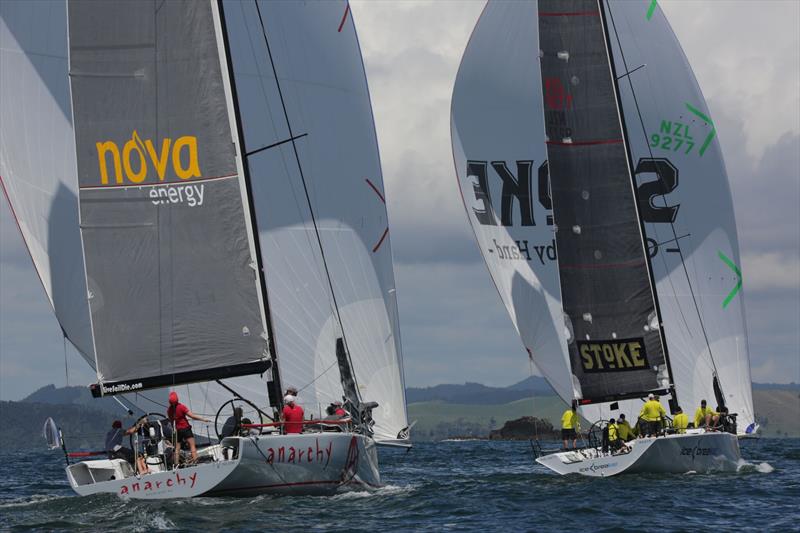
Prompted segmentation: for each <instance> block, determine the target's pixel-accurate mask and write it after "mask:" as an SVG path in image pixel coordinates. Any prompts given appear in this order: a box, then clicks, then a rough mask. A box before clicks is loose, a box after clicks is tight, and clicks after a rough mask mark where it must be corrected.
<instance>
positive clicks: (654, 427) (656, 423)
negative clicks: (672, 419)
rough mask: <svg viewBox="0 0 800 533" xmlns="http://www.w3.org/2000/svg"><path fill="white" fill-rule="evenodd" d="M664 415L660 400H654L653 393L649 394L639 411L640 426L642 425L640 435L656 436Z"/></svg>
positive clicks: (665, 414) (665, 413)
mask: <svg viewBox="0 0 800 533" xmlns="http://www.w3.org/2000/svg"><path fill="white" fill-rule="evenodd" d="M665 416H667V412H666V411H665V410H664V407H663V406H662V405H661V402H659V401H658V400H656V397H655V395H653V394H650V395H649V396H648V397H647V401H646V402H645V404H644V405H643V406H642V410H641V412H640V413H639V420H640V422H641V424H640V426H641V427H642V430H641V432H640V435H644V436H646V437H650V436H653V437H657V436H658V433H659V431H661V420H662V419H663V418H664V417H665Z"/></svg>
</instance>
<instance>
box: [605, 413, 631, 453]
mask: <svg viewBox="0 0 800 533" xmlns="http://www.w3.org/2000/svg"><path fill="white" fill-rule="evenodd" d="M608 444H609V446H611V451H612V452H616V451H620V450H622V451H627V450H628V449H629V448H628V446H626V445H625V441H623V440H622V437H620V435H619V426H617V424H616V422H615V421H614V419H613V418H612V419H611V420H609V421H608Z"/></svg>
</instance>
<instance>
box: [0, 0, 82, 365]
mask: <svg viewBox="0 0 800 533" xmlns="http://www.w3.org/2000/svg"><path fill="white" fill-rule="evenodd" d="M66 9H67V8H66V4H65V2H0V183H2V188H3V191H4V193H5V195H6V196H7V198H8V201H9V204H10V205H11V210H12V212H13V214H14V216H15V218H16V220H17V223H18V225H19V229H20V231H21V233H22V237H23V239H24V241H25V244H26V246H27V248H28V251H29V252H30V255H31V259H32V260H33V264H34V267H35V268H36V272H37V274H38V275H39V279H40V280H41V282H42V285H43V286H44V289H45V292H46V293H47V298H48V299H49V301H50V304H51V305H52V307H53V310H54V312H55V315H56V318H57V319H58V322H59V324H60V325H61V328H62V330H63V331H64V335H66V337H67V338H68V339H69V340H70V342H72V344H73V345H74V346H75V347H76V348H77V349H78V351H79V352H80V353H81V355H82V356H83V357H84V358H85V359H86V361H87V362H89V363H90V364H92V365H94V347H93V345H92V333H91V326H90V324H89V306H88V303H87V299H86V279H85V276H84V267H83V255H82V253H81V240H80V232H79V230H78V202H77V189H78V180H77V177H76V167H75V147H74V142H73V136H72V111H71V109H70V100H69V78H68V76H67V72H68V66H67V31H66V30H67V22H66V17H67V11H66ZM43 21H47V23H43Z"/></svg>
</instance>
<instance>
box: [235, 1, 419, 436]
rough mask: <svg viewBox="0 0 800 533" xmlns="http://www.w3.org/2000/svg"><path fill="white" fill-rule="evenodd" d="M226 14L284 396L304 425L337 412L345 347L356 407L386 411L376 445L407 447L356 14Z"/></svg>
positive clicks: (378, 414) (304, 7)
mask: <svg viewBox="0 0 800 533" xmlns="http://www.w3.org/2000/svg"><path fill="white" fill-rule="evenodd" d="M222 8H223V9H222V12H223V14H224V17H223V18H224V22H225V27H226V31H227V38H228V42H229V53H230V59H231V67H232V70H233V78H234V82H235V83H234V85H235V90H236V94H237V99H236V100H237V106H238V108H239V118H240V121H241V123H240V126H241V129H242V134H243V138H242V143H243V151H244V153H245V159H246V165H247V168H248V172H249V179H250V184H251V188H252V200H253V205H254V212H255V216H256V223H257V226H258V233H259V242H260V248H261V257H262V261H263V267H264V277H265V279H266V285H267V293H268V295H269V304H270V315H271V317H272V323H273V331H274V339H275V345H276V352H277V354H278V361H279V368H280V374H281V380H282V383H283V384H284V385H285V386H295V387H297V388H298V389H299V390H300V394H299V397H300V398H299V399H300V403H301V404H302V405H303V406H304V407H305V409H306V411H307V412H308V411H309V410H311V411H312V412H318V411H321V410H324V408H325V407H326V406H327V405H328V404H329V403H330V402H332V401H335V400H341V399H342V396H343V393H344V391H343V388H342V376H341V374H340V370H339V365H338V361H337V357H336V341H337V339H338V338H341V337H342V336H343V335H344V339H345V342H346V345H347V351H348V353H349V358H350V361H351V363H352V370H353V373H354V376H355V380H356V383H357V385H358V391H359V394H360V396H361V399H362V400H363V401H366V402H369V401H374V402H377V403H378V407H377V408H376V409H375V410H374V412H373V416H374V419H375V421H376V424H375V427H374V432H375V439H376V440H378V441H387V440H395V439H398V438H400V439H401V440H402V439H403V438H406V437H407V435H405V434H403V435H401V433H404V431H403V430H404V429H405V428H406V426H407V425H408V424H407V420H406V411H405V398H404V394H405V392H404V387H403V377H402V353H401V348H400V338H399V333H398V332H399V328H398V317H397V303H396V299H395V283H394V273H393V268H392V253H391V243H390V238H389V235H388V222H387V217H386V206H385V201H384V200H385V196H384V195H385V192H384V188H383V178H382V174H381V168H380V161H379V157H378V147H377V140H376V135H375V130H374V124H373V119H372V108H371V104H370V100H369V92H368V89H367V84H366V79H365V75H364V67H363V64H362V60H361V53H360V50H359V46H358V40H357V37H356V34H355V28H354V25H353V20H352V13H350V8H349V5H348V4H347V3H346V2H321V3H301V2H260V1H259V2H254V1H252V2H238V1H230V2H229V1H225V2H223V3H222ZM331 289H332V290H331ZM340 321H341V326H340Z"/></svg>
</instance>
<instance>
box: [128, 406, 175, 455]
mask: <svg viewBox="0 0 800 533" xmlns="http://www.w3.org/2000/svg"><path fill="white" fill-rule="evenodd" d="M151 417H152V418H154V419H155V420H152V419H151ZM166 419H167V417H166V416H164V415H162V414H161V413H147V414H145V415H142V416H140V417H139V418H138V419H137V420H136V424H134V427H136V431H135V432H133V433H131V434H130V435H128V440H129V441H130V445H131V450H136V443H135V442H134V437H135V436H136V435H137V434H138V433H139V432H140V431H141V426H143V425H144V423H145V422H161V421H162V420H166ZM161 427H162V428H163V427H164V425H163V424H162V425H161ZM161 433H162V437H163V433H164V432H163V431H162V432H161ZM145 438H148V439H149V438H150V437H149V436H147V437H145Z"/></svg>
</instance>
